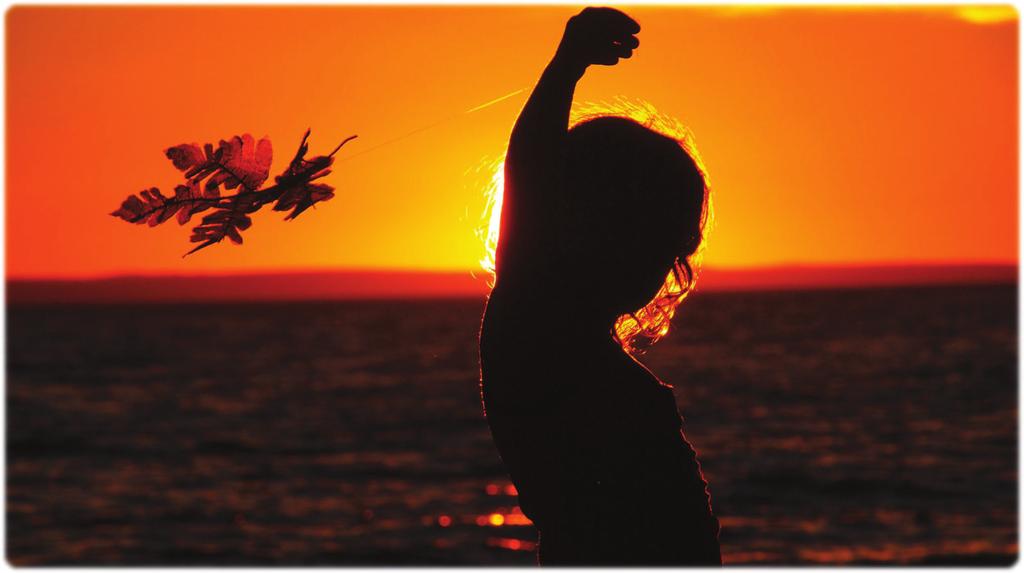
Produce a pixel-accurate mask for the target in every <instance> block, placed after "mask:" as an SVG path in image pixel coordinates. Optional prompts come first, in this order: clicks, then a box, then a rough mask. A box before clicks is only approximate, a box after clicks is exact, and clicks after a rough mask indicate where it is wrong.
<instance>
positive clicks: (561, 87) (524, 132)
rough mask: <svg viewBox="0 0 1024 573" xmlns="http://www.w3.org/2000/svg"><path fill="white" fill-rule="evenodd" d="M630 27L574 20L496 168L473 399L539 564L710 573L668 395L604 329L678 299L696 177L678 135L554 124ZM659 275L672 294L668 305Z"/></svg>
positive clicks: (712, 538) (589, 13)
mask: <svg viewBox="0 0 1024 573" xmlns="http://www.w3.org/2000/svg"><path fill="white" fill-rule="evenodd" d="M639 31H640V26H639V25H637V23H636V22H634V21H633V20H632V19H630V18H629V17H628V16H626V15H625V14H623V13H621V12H618V11H616V10H612V9H609V8H596V9H595V8H587V9H586V10H584V11H583V12H581V13H580V14H578V15H577V16H575V17H573V18H572V19H570V20H569V23H568V25H567V26H566V29H565V34H564V36H563V38H562V41H561V43H560V44H559V46H558V50H557V52H556V54H555V56H554V58H553V59H552V61H551V63H550V64H549V65H548V66H547V68H546V69H545V70H544V73H543V74H542V75H541V78H540V80H539V81H538V82H537V86H536V87H535V88H534V91H533V94H532V95H531V96H530V99H529V100H528V101H527V103H526V106H525V107H524V108H523V111H522V113H521V115H520V116H519V119H518V121H517V122H516V125H515V128H514V129H513V131H512V136H511V138H510V141H509V147H508V153H507V156H506V160H505V190H504V200H503V207H502V213H501V234H500V241H499V243H498V247H497V259H496V265H497V269H496V270H497V272H496V274H497V280H496V284H495V286H494V289H493V291H492V292H491V296H490V299H489V300H488V304H487V311H486V314H485V316H484V321H483V328H482V331H481V337H480V355H481V370H482V387H483V398H484V405H485V408H486V413H487V420H488V422H489V424H490V426H491V431H492V434H493V436H494V440H495V443H496V445H497V447H498V451H499V453H500V454H501V456H502V459H503V461H504V462H505V464H506V467H507V468H508V470H509V474H510V476H511V478H512V481H513V483H514V484H515V485H516V488H517V489H518V490H519V503H520V506H521V508H522V510H523V512H524V513H525V514H526V515H527V516H528V517H529V518H530V519H532V520H533V522H534V524H535V525H536V526H537V529H538V530H539V532H540V545H539V552H538V559H539V561H540V563H541V564H566V565H569V564H573V565H586V564H677V565H682V564H690V565H717V564H720V563H721V554H720V551H719V545H718V520H717V519H716V518H715V517H714V516H713V514H712V512H711V506H710V498H709V496H708V494H707V491H706V485H707V484H706V482H705V481H704V479H703V477H702V475H701V472H700V467H699V465H698V463H697V460H696V455H695V453H694V451H693V449H692V448H691V447H690V445H689V444H688V443H687V442H686V439H685V437H684V436H683V434H682V430H681V418H680V416H679V413H678V411H677V408H676V403H675V398H674V396H673V394H672V390H671V387H670V386H666V385H664V384H662V383H661V382H660V381H659V380H658V379H657V378H656V377H655V376H654V375H653V374H651V372H650V371H648V370H647V369H646V368H645V367H644V366H643V365H642V364H640V363H639V362H637V361H636V360H634V359H633V358H632V357H631V356H630V355H629V354H627V353H626V352H625V351H624V350H623V344H622V343H623V342H624V341H623V340H622V339H621V338H622V337H621V336H617V335H616V334H615V330H614V328H613V325H615V323H616V321H617V319H619V317H620V316H623V315H630V314H631V313H634V312H636V311H638V310H639V309H644V308H647V309H648V310H649V311H652V312H658V311H659V308H660V309H661V312H666V311H667V312H669V316H670V313H671V309H672V308H674V307H673V306H672V305H673V304H674V303H678V301H679V300H680V299H681V295H682V294H684V293H685V289H686V288H687V287H688V286H689V283H690V282H691V280H692V278H693V277H692V272H691V268H690V265H689V261H688V258H689V257H690V256H691V255H693V254H694V252H695V251H696V250H697V247H698V246H699V245H700V242H701V240H702V236H703V224H704V220H705V213H706V209H707V190H706V187H705V184H704V178H703V176H702V174H701V172H700V170H699V169H698V167H697V165H696V164H695V162H694V160H693V159H692V158H691V157H690V155H689V154H688V153H687V152H686V151H685V150H684V148H683V147H682V146H681V145H680V143H679V142H678V141H676V140H674V139H672V138H670V137H667V136H665V135H661V134H659V133H656V132H654V131H652V130H650V129H648V128H647V127H644V126H643V125H640V124H639V123H636V122H634V121H631V120H628V119H624V118H617V117H602V118H597V119H593V120H590V121H586V122H583V123H581V124H578V125H576V126H575V127H574V128H573V129H571V130H570V129H568V123H569V107H570V104H571V102H572V98H573V91H574V88H575V86H576V82H577V81H579V79H580V78H581V77H582V76H583V73H584V71H585V70H586V69H587V67H588V66H589V65H591V64H602V65H614V64H615V63H616V62H617V61H618V60H619V59H620V58H628V57H630V56H631V55H632V51H633V50H634V49H635V48H636V47H637V46H638V45H639V42H638V40H637V39H636V37H635V36H634V34H636V33H638V32H639ZM669 275H671V276H670V278H674V279H676V281H677V283H678V284H680V285H681V286H682V288H683V292H682V293H680V292H678V291H677V292H675V293H674V294H672V296H668V297H666V296H665V295H666V291H665V290H663V285H664V284H665V283H666V280H667V279H666V276H669ZM673 296H674V297H675V299H674V302H673V300H670V299H672V297H673ZM659 297H660V298H659ZM651 305H653V307H652V306H651ZM659 305H660V306H659ZM652 308H653V310H651V309H652ZM638 322H640V321H637V323H638ZM634 324H636V323H634Z"/></svg>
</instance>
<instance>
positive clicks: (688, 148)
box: [477, 96, 714, 355]
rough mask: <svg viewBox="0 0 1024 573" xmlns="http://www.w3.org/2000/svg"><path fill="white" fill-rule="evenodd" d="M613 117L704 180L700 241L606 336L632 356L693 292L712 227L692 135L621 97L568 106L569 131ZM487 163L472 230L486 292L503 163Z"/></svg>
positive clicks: (661, 332)
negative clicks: (479, 245) (685, 160)
mask: <svg viewBox="0 0 1024 573" xmlns="http://www.w3.org/2000/svg"><path fill="white" fill-rule="evenodd" d="M607 116H616V117H623V118H627V119H631V120H633V121H635V122H637V123H639V124H641V125H643V126H644V127H646V128H647V129H650V130H651V131H654V132H656V133H659V134H661V135H664V136H666V137H669V138H671V139H673V140H675V141H676V142H678V143H679V146H680V147H681V148H682V149H683V150H684V151H685V152H686V153H687V154H688V155H689V156H690V158H691V159H693V162H694V164H695V165H696V166H697V169H698V171H700V175H701V177H702V179H703V180H704V203H703V205H702V211H701V221H700V228H701V231H702V235H703V236H702V239H701V241H700V244H699V246H698V247H697V249H696V251H695V252H694V253H692V254H690V255H688V256H686V257H684V258H683V259H682V260H680V259H679V258H677V259H676V260H675V261H674V263H673V265H672V268H671V269H669V272H668V274H667V275H666V276H665V281H664V283H662V286H661V288H660V289H659V290H658V293H657V294H656V295H655V296H654V298H653V299H651V300H650V301H649V302H648V303H647V304H646V305H644V306H643V307H642V308H640V309H637V310H636V311H634V312H631V313H628V314H623V315H621V316H619V317H618V318H617V319H616V320H615V324H614V326H613V327H612V331H611V333H612V336H613V337H614V338H615V340H616V342H618V343H619V344H620V345H621V346H622V348H623V350H625V351H626V352H628V353H629V354H632V355H636V354H640V353H642V352H643V351H644V350H646V349H647V348H649V347H650V346H652V345H653V344H655V343H656V342H658V341H659V340H661V339H662V338H664V337H665V336H666V335H667V334H668V333H669V330H670V328H671V322H672V318H673V317H674V316H675V313H676V310H677V309H678V307H679V305H680V304H681V303H682V302H683V300H684V299H685V298H686V296H687V295H688V294H689V293H690V292H691V291H693V290H694V289H695V288H696V282H697V275H698V273H699V270H700V266H701V261H702V259H703V256H704V250H705V247H706V244H707V233H708V231H709V230H710V228H711V227H712V225H713V222H714V214H713V213H714V210H713V208H712V202H711V187H710V184H709V181H708V172H707V169H706V168H705V166H704V162H703V161H702V160H701V157H700V153H699V152H698V151H697V146H696V144H695V143H694V140H693V134H692V133H691V132H690V130H689V129H687V128H686V127H685V126H684V125H683V124H682V122H680V121H679V120H678V119H676V118H674V117H672V116H669V115H666V114H664V113H662V112H660V111H658V110H657V108H655V107H654V106H653V105H652V104H651V103H649V102H647V101H645V100H640V99H630V98H625V97H621V96H620V97H615V98H612V99H611V100H609V101H605V102H573V106H572V109H571V110H570V114H569V126H570V129H571V128H572V127H574V126H576V125H577V124H579V123H581V122H584V121H587V120H591V119H595V118H598V117H607ZM501 157H502V159H493V160H490V161H484V162H482V164H481V166H480V167H478V168H477V171H478V172H484V173H490V177H489V178H488V180H487V182H486V183H485V185H484V187H485V189H484V192H485V197H486V205H485V207H484V213H483V216H482V219H483V227H482V228H481V229H479V230H478V233H477V235H478V236H479V237H480V239H481V241H482V242H483V246H484V256H483V258H481V259H480V266H481V268H482V269H483V270H484V271H486V272H487V273H488V274H489V275H490V279H489V280H488V286H491V287H493V286H494V278H495V252H496V250H497V246H498V238H499V232H500V229H501V205H502V198H503V195H504V187H505V161H504V159H503V158H504V153H502V154H501Z"/></svg>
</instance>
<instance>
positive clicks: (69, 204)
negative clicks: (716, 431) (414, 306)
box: [6, 6, 1018, 277]
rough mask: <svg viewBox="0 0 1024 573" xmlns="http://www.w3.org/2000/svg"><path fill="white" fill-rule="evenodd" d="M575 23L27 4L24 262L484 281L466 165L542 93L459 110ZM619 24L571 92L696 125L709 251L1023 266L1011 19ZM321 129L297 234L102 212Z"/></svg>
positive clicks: (17, 66) (505, 10)
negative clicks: (634, 101)
mask: <svg viewBox="0 0 1024 573" xmlns="http://www.w3.org/2000/svg"><path fill="white" fill-rule="evenodd" d="M576 11H578V9H576V8H572V7H566V6H563V7H511V8H509V7H443V8H438V7H356V6H351V7H303V8H291V7H289V8H275V7H256V8H254V7H217V8H213V7H141V8H135V7H113V8H111V7H106V8H86V7H17V8H13V9H12V10H9V11H8V13H7V23H6V25H7V77H6V81H7V129H8V132H7V179H6V201H7V203H6V208H7V272H8V276H11V277H76V276H95V275H105V274H115V273H205V272H230V271H243V270H253V269H264V270H266V269H310V268H368V267H369V268H403V269H471V268H475V267H476V265H477V261H478V260H479V259H480V258H481V256H482V249H483V247H482V244H481V243H480V241H479V240H478V239H477V236H476V234H475V231H476V229H477V228H478V227H479V226H480V225H481V220H480V215H481V212H482V211H483V208H484V198H483V194H482V190H481V189H482V184H483V182H484V180H485V177H482V176H479V175H474V174H473V169H474V168H475V167H477V166H479V165H480V163H481V161H482V160H485V159H493V158H495V157H497V156H499V155H500V154H501V152H502V151H503V149H504V144H505V141H506V139H507V137H508V133H509V130H510V128H511V126H512V123H513V122H514V120H515V117H516V114H517V112H518V111H519V108H520V106H521V105H522V103H523V102H524V101H525V97H526V94H525V93H523V94H521V95H518V96H516V97H513V98H510V99H508V100H506V101H503V102H501V103H498V104H496V105H494V106H491V107H489V108H486V109H484V110H481V111H478V112H474V113H472V114H468V115H465V114H463V115H459V114H460V112H462V111H464V110H467V109H470V108H472V107H474V106H477V105H479V104H481V103H483V102H486V101H489V100H491V99H494V98H496V97H499V96H501V95H504V94H507V93H509V92H511V91H513V90H516V89H518V88H522V87H528V86H530V85H532V82H533V81H534V80H535V79H536V77H537V75H538V73H539V72H540V70H541V68H542V67H543V66H544V64H545V63H546V62H547V58H549V57H550V55H551V54H552V52H553V50H554V47H555V45H556V43H557V41H558V38H559V37H560V33H561V29H562V26H563V25H564V22H565V20H566V19H567V18H568V17H569V16H570V15H572V14H573V13H575V12H576ZM626 11H627V12H629V13H630V14H631V15H633V16H634V17H635V18H636V19H637V20H638V21H639V22H640V24H641V25H642V26H643V31H642V32H641V34H640V39H641V43H642V44H641V47H640V49H639V50H638V52H637V53H636V55H635V56H634V58H633V59H632V60H630V61H627V62H625V63H623V64H621V65H620V66H617V67H615V68H600V69H593V70H592V71H591V72H590V74H589V76H588V77H587V78H585V79H584V80H583V82H582V84H581V86H580V88H579V90H578V91H577V98H578V99H585V100H603V99H608V98H611V97H613V96H617V95H624V96H629V97H635V98H643V99H646V100H648V101H650V102H651V103H652V104H654V105H655V106H657V107H658V108H659V109H660V110H661V111H663V112H665V113H668V114H671V115H674V116H677V117H679V118H680V119H682V121H683V122H684V123H685V124H686V125H688V126H689V128H690V129H691V130H692V131H693V133H694V135H695V137H696V142H697V145H698V146H699V148H700V151H701V153H702V155H703V158H704V162H705V163H706V165H707V167H708V169H709V171H710V173H711V182H712V184H713V187H714V193H715V206H716V215H717V225H716V227H715V229H714V230H713V233H712V235H711V237H710V243H709V246H708V250H707V255H706V258H705V262H706V264H708V265H709V266H731V267H737V266H739V267H742V266H756V265H771V264H778V263H811V264H814V263H832V264H834V263H863V262H892V261H957V262H970V261H989V262H992V261H995V262H1016V260H1017V212H1018V210H1017V124H1018V116H1017V55H1016V51H1017V48H1016V43H1017V16H1016V13H1015V12H1014V11H1013V10H1012V9H1009V8H982V7H973V8H968V9H956V8H941V9H934V8H931V9H926V8H909V9H895V8H881V9H879V8H873V9H854V8H834V9H807V8H805V9H773V8H771V7H764V6H760V7H756V8H746V9H744V8H671V7H656V8H654V7H627V8H626ZM448 117H452V118H453V119H450V120H448V121H446V122H444V123H441V124H440V125H438V126H436V127H434V128H431V129H429V130H426V131H423V132H421V133H418V134H416V135H413V136H411V137H407V138H405V139H402V140H400V141H398V142H396V143H393V144H389V145H385V146H382V147H380V148H379V149H376V150H374V151H371V152H368V153H366V154H364V155H359V156H355V154H356V153H358V152H359V151H360V150H363V149H368V148H370V147H372V146H375V145H377V144H379V143H382V142H385V141H388V140H390V139H392V138H394V137H397V136H401V135H404V134H406V133H408V132H410V131H412V130H414V129H417V128H419V127H422V126H424V125H429V124H432V123H435V122H437V121H439V120H443V119H445V118H448ZM306 127H311V128H312V129H313V135H312V150H311V151H312V152H313V154H319V153H323V152H326V151H329V150H330V149H331V148H333V147H334V145H335V144H336V143H337V142H339V141H340V140H341V139H343V138H344V137H345V136H348V135H351V134H359V136H360V137H359V139H358V140H356V141H355V142H353V143H351V144H349V146H346V148H345V149H344V150H342V152H341V162H339V163H338V164H337V166H336V170H335V172H334V173H333V174H332V175H330V176H329V177H328V178H327V182H329V183H331V184H333V185H335V186H336V187H337V188H338V192H337V196H336V197H335V198H334V199H333V200H331V201H329V202H327V203H324V204H322V205H319V206H318V208H317V209H316V210H311V211H309V212H307V213H306V214H303V215H302V216H301V217H299V218H298V219H297V220H296V221H293V222H283V221H282V220H281V219H282V218H283V217H282V214H281V213H271V212H269V211H267V212H260V213H257V214H256V215H255V216H254V224H253V226H252V228H250V229H249V230H248V231H246V232H245V233H244V237H245V241H246V244H245V245H244V246H241V247H238V246H234V245H230V244H227V243H225V244H222V245H216V246H214V247H211V248H209V249H206V250H204V251H201V252H200V253H197V254H196V255H193V256H191V257H189V258H186V259H182V258H181V254H182V253H184V252H185V251H187V250H188V249H189V248H190V245H189V243H188V235H189V231H188V228H182V227H179V226H177V224H176V223H174V222H168V223H166V224H165V225H163V226H161V227H157V228H154V229H150V228H146V227H142V226H135V225H129V224H127V223H124V222H122V221H118V220H115V219H114V218H112V217H110V216H109V215H108V213H110V212H111V211H112V210H114V209H115V208H116V207H117V206H118V205H119V204H120V202H121V201H122V200H123V199H124V198H125V196H127V195H128V194H130V193H133V192H137V191H139V190H141V189H143V188H147V187H150V186H158V187H160V188H161V189H162V190H164V191H165V192H170V191H171V190H172V189H173V187H174V185H175V184H176V183H178V182H179V174H178V173H177V172H176V171H175V170H174V168H173V166H171V164H170V162H169V161H167V160H166V159H165V158H164V156H163V153H162V151H163V149H165V148H166V147H168V146H170V145H173V144H177V143H182V142H199V143H203V142H209V141H213V142H215V141H217V140H218V139H221V138H227V137H230V136H232V135H235V134H239V133H243V132H251V133H253V135H255V136H257V137H259V136H264V135H265V136H268V137H269V138H270V139H271V140H272V141H273V144H274V149H275V161H274V165H273V168H272V175H273V174H276V173H277V172H279V171H280V170H282V169H283V168H284V166H285V165H286V163H287V161H288V159H289V158H290V156H291V154H293V153H294V151H295V148H296V145H297V144H298V141H299V139H300V137H301V135H302V132H303V131H304V130H305V128H306ZM349 155H352V156H353V157H352V159H351V161H345V160H344V159H345V158H346V157H348V156H349ZM467 172H468V174H467Z"/></svg>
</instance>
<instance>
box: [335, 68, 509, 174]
mask: <svg viewBox="0 0 1024 573" xmlns="http://www.w3.org/2000/svg"><path fill="white" fill-rule="evenodd" d="M526 90H527V88H525V87H523V88H519V89H517V90H515V91H512V92H509V93H507V94H505V95H503V96H501V97H496V98H494V99H492V100H490V101H488V102H485V103H482V104H480V105H477V106H474V107H471V108H469V109H467V110H465V111H461V112H458V113H453V114H451V115H449V116H447V117H444V118H442V119H439V120H438V121H435V122H434V123H430V124H427V125H424V126H421V127H417V128H416V129H414V130H412V131H409V132H407V133H404V134H402V135H399V136H397V137H393V138H391V139H389V140H387V141H383V142H381V143H378V144H377V145H372V146H370V147H368V148H366V149H362V150H359V151H357V152H356V153H353V154H351V155H346V156H345V157H340V158H338V160H337V161H335V164H338V163H344V162H345V161H349V160H352V159H355V158H356V157H359V156H360V155H365V154H367V153H369V152H371V151H375V150H377V149H380V148H381V147H384V146H386V145H391V144H392V143H397V142H399V141H401V140H403V139H406V138H408V137H412V136H414V135H416V134H418V133H421V132H424V131H427V130H428V129H433V128H435V127H437V126H439V125H442V124H445V123H448V122H450V121H454V120H456V119H459V118H461V117H464V116H466V115H469V114H471V113H476V112H478V111H481V110H484V109H487V108H489V107H491V106H493V105H496V104H499V103H501V102H503V101H505V100H507V99H509V98H511V97H515V96H517V95H519V94H521V93H523V92H524V91H526Z"/></svg>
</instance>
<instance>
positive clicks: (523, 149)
mask: <svg viewBox="0 0 1024 573" xmlns="http://www.w3.org/2000/svg"><path fill="white" fill-rule="evenodd" d="M639 31H640V25H639V24H637V23H636V22H635V21H633V19H631V18H630V17H629V16H627V15H625V14H623V13H622V12H619V11H618V10H614V9H612V8H586V9H584V10H583V11H582V12H580V13H579V14H577V15H575V16H573V17H572V18H570V19H569V22H568V23H567V24H566V26H565V32H564V34H563V35H562V40H561V42H560V43H559V45H558V49H557V50H556V52H555V56H554V58H552V60H551V62H550V63H549V64H548V65H547V67H546V68H545V69H544V72H543V73H542V74H541V77H540V80H538V82H537V85H536V87H534V89H533V93H532V94H531V95H530V98H529V100H527V102H526V105H525V106H524V107H523V111H522V112H521V113H520V114H519V119H518V120H517V121H516V124H515V127H514V128H513V129H512V135H511V137H510V138H509V144H508V152H507V153H506V155H505V191H504V198H503V206H502V221H501V241H500V243H499V245H498V253H497V255H498V256H497V264H498V274H499V276H500V274H501V271H502V267H506V266H507V264H506V263H508V262H509V259H516V258H518V257H520V256H530V253H531V252H532V251H533V249H534V248H538V247H540V246H541V245H542V244H543V242H544V241H545V240H546V239H547V233H546V231H547V230H548V229H550V228H552V225H554V224H556V223H557V222H556V221H548V220H547V217H549V216H550V215H552V214H553V212H554V209H552V208H551V205H552V199H554V198H555V196H556V194H557V193H559V192H560V189H561V188H562V184H563V178H564V175H565V174H564V172H563V160H564V152H563V148H564V144H565V138H566V133H567V131H568V127H569V108H570V107H571V105H572V98H573V92H574V91H575V89H576V83H577V82H578V81H579V80H580V78H582V77H583V74H584V72H585V71H586V69H587V67H588V66H590V65H592V64H600V65H606V66H611V65H615V64H616V63H618V61H619V59H620V58H629V57H630V56H632V55H633V50H634V49H636V47H637V46H639V45H640V42H639V40H637V39H636V36H634V34H636V33H638V32H639Z"/></svg>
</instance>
